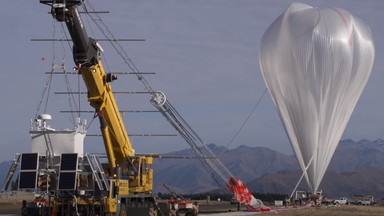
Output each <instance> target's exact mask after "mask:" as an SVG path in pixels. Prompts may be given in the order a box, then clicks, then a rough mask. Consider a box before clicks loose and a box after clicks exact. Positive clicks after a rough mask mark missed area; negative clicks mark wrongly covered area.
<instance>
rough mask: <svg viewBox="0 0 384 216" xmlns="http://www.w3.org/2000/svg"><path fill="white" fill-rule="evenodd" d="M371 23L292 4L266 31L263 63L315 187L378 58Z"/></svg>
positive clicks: (329, 10) (282, 116)
mask: <svg viewBox="0 0 384 216" xmlns="http://www.w3.org/2000/svg"><path fill="white" fill-rule="evenodd" d="M374 55H375V51H374V44H373V40H372V35H371V31H370V29H369V27H367V26H366V25H365V24H364V23H363V22H362V21H361V20H360V19H358V18H356V17H354V16H352V15H351V14H350V13H349V12H347V11H346V10H343V9H340V8H315V7H311V6H309V5H305V4H298V3H293V4H291V6H290V7H289V8H288V9H287V10H286V11H285V12H284V13H283V14H282V15H280V16H279V17H278V18H277V19H276V20H275V21H274V22H273V23H272V24H271V25H270V26H269V28H268V29H267V31H266V32H265V33H264V35H263V38H262V41H261V48H260V59H259V61H260V67H261V71H262V75H263V78H264V81H265V83H266V85H267V87H268V90H269V92H270V94H271V96H272V99H273V101H274V103H275V105H276V107H277V110H278V113H279V115H280V119H281V121H282V122H283V124H284V127H285V130H286V132H287V134H288V136H289V139H290V142H291V145H292V148H293V150H294V153H295V155H296V157H297V160H298V162H299V164H300V166H301V168H302V170H303V172H304V171H305V170H306V174H305V178H306V180H307V183H308V186H309V187H310V189H311V190H312V191H313V192H315V191H316V190H317V189H318V187H319V185H320V183H321V180H322V178H323V176H324V173H325V171H326V169H327V167H328V165H329V162H330V160H331V158H332V155H333V153H334V152H335V150H336V147H337V144H338V143H339V141H340V138H341V136H342V134H343V132H344V129H345V127H346V125H347V122H348V120H349V118H350V116H351V114H352V111H353V109H354V107H355V105H356V103H357V101H358V99H359V97H360V95H361V93H362V91H363V88H364V87H365V85H366V83H367V81H368V78H369V75H370V73H371V69H372V65H373V60H374Z"/></svg>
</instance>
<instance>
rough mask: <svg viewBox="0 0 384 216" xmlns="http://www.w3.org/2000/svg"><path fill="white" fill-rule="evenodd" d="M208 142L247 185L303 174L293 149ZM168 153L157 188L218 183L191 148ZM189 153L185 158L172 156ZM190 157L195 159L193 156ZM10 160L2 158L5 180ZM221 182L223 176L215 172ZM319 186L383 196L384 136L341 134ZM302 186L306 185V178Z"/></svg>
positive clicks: (292, 181) (286, 188)
mask: <svg viewBox="0 0 384 216" xmlns="http://www.w3.org/2000/svg"><path fill="white" fill-rule="evenodd" d="M209 148H210V150H211V151H212V152H214V153H215V154H216V155H217V156H219V157H220V159H221V161H222V162H223V163H224V164H225V166H226V167H227V168H228V169H229V170H230V171H231V172H232V174H233V175H235V176H237V177H239V178H240V179H241V180H242V181H243V182H245V183H247V185H248V187H249V189H250V190H251V191H254V192H261V193H284V194H290V193H291V192H292V190H293V188H294V187H295V185H296V183H297V181H298V179H299V178H300V176H301V170H300V169H299V166H298V163H297V160H296V158H295V157H294V156H292V155H287V154H283V153H281V152H278V151H275V150H272V149H269V148H267V147H249V146H245V145H243V146H240V147H238V148H235V149H227V148H225V147H222V146H217V145H214V144H210V145H209ZM166 155H167V156H171V158H168V159H167V158H164V159H156V160H155V163H154V165H153V168H154V170H155V191H154V192H155V193H157V192H167V191H166V190H165V188H164V187H163V184H166V185H168V186H170V187H171V188H172V190H174V191H175V192H177V193H204V192H208V191H212V190H216V189H218V184H217V183H216V182H215V180H213V178H212V177H211V174H210V173H209V172H207V170H206V169H205V168H204V167H203V166H202V164H201V162H200V160H199V159H196V158H194V156H195V154H194V152H193V151H192V150H191V149H185V150H182V151H177V152H170V153H168V154H166ZM172 156H179V158H183V157H191V158H189V159H175V158H176V157H172ZM193 158H194V159H193ZM9 166H10V162H8V161H5V162H2V163H0V181H1V182H3V180H4V178H5V176H6V173H7V171H8V169H9ZM216 179H217V180H219V181H220V184H221V185H223V184H224V182H223V181H221V179H220V178H217V177H216ZM320 188H321V189H323V191H324V193H325V195H326V196H329V197H337V196H352V195H354V194H373V195H375V196H376V197H384V141H383V140H380V139H379V140H375V141H369V140H361V141H358V142H355V141H353V140H343V141H341V142H340V143H339V146H338V148H337V150H336V152H335V154H334V156H333V158H332V160H331V163H330V166H329V168H328V171H327V172H326V174H325V176H324V179H323V181H322V184H321V185H320ZM299 189H300V190H308V188H307V186H306V183H305V180H303V181H302V183H301V185H300V187H299Z"/></svg>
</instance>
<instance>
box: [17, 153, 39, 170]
mask: <svg viewBox="0 0 384 216" xmlns="http://www.w3.org/2000/svg"><path fill="white" fill-rule="evenodd" d="M38 159H39V155H38V154H37V153H23V154H21V165H20V170H21V171H23V170H37V164H38Z"/></svg>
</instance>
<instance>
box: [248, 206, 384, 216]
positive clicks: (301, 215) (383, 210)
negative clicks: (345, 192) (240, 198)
mask: <svg viewBox="0 0 384 216" xmlns="http://www.w3.org/2000/svg"><path fill="white" fill-rule="evenodd" d="M269 214H278V215H281V216H350V215H352V216H384V207H383V206H355V205H344V206H340V207H335V206H324V207H316V208H301V209H289V210H277V211H276V212H275V213H269ZM255 215H258V214H255Z"/></svg>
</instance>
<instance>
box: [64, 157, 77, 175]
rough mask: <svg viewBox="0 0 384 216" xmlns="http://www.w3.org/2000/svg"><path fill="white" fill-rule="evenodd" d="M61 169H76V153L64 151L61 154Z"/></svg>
mask: <svg viewBox="0 0 384 216" xmlns="http://www.w3.org/2000/svg"><path fill="white" fill-rule="evenodd" d="M60 170H61V171H76V170H77V153H66V154H62V155H61V164H60Z"/></svg>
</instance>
